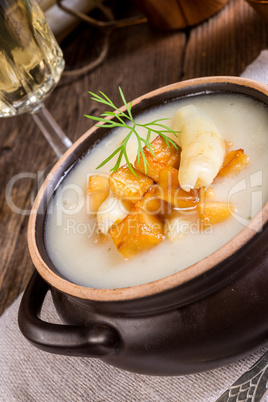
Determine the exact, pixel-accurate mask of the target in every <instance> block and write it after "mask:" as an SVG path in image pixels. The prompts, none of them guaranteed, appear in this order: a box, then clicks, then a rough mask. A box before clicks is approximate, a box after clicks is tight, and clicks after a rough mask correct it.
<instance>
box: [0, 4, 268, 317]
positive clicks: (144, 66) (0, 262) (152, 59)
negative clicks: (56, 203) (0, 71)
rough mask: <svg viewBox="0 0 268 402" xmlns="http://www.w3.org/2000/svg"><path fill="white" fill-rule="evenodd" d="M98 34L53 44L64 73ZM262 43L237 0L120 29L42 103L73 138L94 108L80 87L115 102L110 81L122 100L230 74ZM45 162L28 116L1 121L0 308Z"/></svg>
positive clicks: (17, 269) (23, 269) (251, 16)
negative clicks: (187, 21) (176, 22)
mask: <svg viewBox="0 0 268 402" xmlns="http://www.w3.org/2000/svg"><path fill="white" fill-rule="evenodd" d="M101 38H102V34H100V32H99V31H96V30H92V29H89V28H88V26H86V25H83V24H82V25H80V26H79V28H77V29H76V30H75V31H74V32H73V33H72V34H71V35H69V36H68V38H66V39H65V40H64V41H63V42H62V43H61V47H62V49H63V51H64V57H65V60H66V71H68V70H72V69H74V68H79V67H81V66H83V65H86V64H87V63H89V62H90V61H91V60H92V59H93V58H94V57H95V56H96V54H98V52H99V50H100V45H101ZM267 47H268V26H267V25H266V24H265V22H264V21H263V20H262V18H261V17H260V16H259V15H258V14H257V13H256V12H255V11H254V10H253V9H252V8H251V7H250V6H249V5H248V3H246V2H245V1H244V0H231V1H230V2H229V3H228V4H227V5H226V6H225V7H224V8H223V9H222V10H221V11H220V12H218V13H217V14H216V15H214V16H213V17H211V18H210V19H209V20H208V21H205V22H203V23H201V24H199V25H198V26H196V27H193V28H190V29H186V30H183V31H172V32H162V31H160V30H157V29H154V28H153V27H151V26H150V24H143V25H139V26H133V27H128V28H121V29H118V30H115V31H114V32H113V33H112V34H111V38H110V48H109V52H108V55H107V57H106V59H105V61H104V62H103V64H102V65H101V66H99V67H98V68H97V69H96V70H94V71H92V72H90V73H88V74H85V75H83V76H80V77H77V78H70V77H67V76H63V77H62V79H61V81H60V83H59V85H58V87H57V88H56V89H55V91H54V93H53V94H52V96H50V98H48V99H47V101H46V106H47V108H48V110H50V112H51V113H52V114H53V116H54V118H55V119H56V121H57V122H58V124H59V125H60V126H61V127H62V129H63V130H64V131H65V132H66V134H67V135H68V137H69V138H70V139H71V140H72V141H75V140H76V139H77V138H79V137H80V136H81V135H82V134H83V133H84V132H85V131H87V130H88V129H89V128H90V127H91V126H92V122H91V121H90V120H88V119H86V118H85V117H83V116H84V114H93V113H95V114H99V113H100V112H101V108H100V107H99V106H96V104H95V103H93V102H92V101H91V100H90V96H89V94H88V92H87V91H93V92H97V91H99V90H101V91H103V92H105V93H107V94H108V95H109V96H110V97H111V98H112V99H113V100H114V101H115V103H116V102H117V103H118V105H119V104H120V105H121V103H120V98H119V93H118V85H120V86H121V87H122V88H123V91H124V93H125V96H126V98H127V100H128V101H130V100H132V99H134V98H136V97H137V96H139V95H142V94H144V93H146V92H149V91H151V90H154V89H156V88H159V87H161V86H163V85H167V84H171V83H174V82H177V81H181V80H185V79H190V78H196V77H201V76H214V75H236V76H237V75H240V74H241V73H242V71H243V70H244V68H245V67H246V66H247V65H248V64H249V63H251V62H252V61H253V60H254V59H255V58H256V57H257V56H258V54H259V53H260V51H261V50H263V49H266V48H267ZM53 161H55V157H54V154H53V151H52V150H51V148H50V146H49V145H48V144H47V142H46V140H45V139H44V138H43V137H42V134H41V133H40V132H39V130H38V128H37V127H36V125H35V123H34V121H33V120H32V118H31V116H28V115H21V116H18V117H15V118H6V119H1V121H0V169H1V175H0V190H1V191H0V244H1V246H0V253H1V254H0V314H2V313H3V311H4V310H5V309H6V308H7V307H8V306H9V305H10V304H11V303H12V302H13V301H14V300H15V298H16V297H17V296H18V295H19V294H20V293H21V292H22V291H23V289H24V288H25V286H26V284H27V282H28V280H29V278H30V276H31V274H32V272H33V269H34V268H33V266H32V263H31V259H30V256H29V252H28V249H27V239H26V235H27V222H28V215H29V209H30V206H31V194H32V190H33V186H34V183H35V180H34V177H35V176H36V175H37V174H38V172H40V171H41V170H42V169H44V168H45V167H46V166H47V165H49V164H50V163H51V162H53ZM21 174H22V175H21ZM20 175H21V176H20ZM20 177H21V178H20ZM13 178H15V179H14V183H15V184H14V185H13V186H11V185H12V179H13ZM11 187H12V190H13V191H12V197H11V198H10V197H9V196H8V192H9V190H10V188H11Z"/></svg>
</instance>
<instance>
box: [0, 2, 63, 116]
mask: <svg viewBox="0 0 268 402" xmlns="http://www.w3.org/2000/svg"><path fill="white" fill-rule="evenodd" d="M63 69H64V59H63V55H62V51H61V49H60V47H59V46H58V44H57V42H56V40H55V38H54V36H53V33H52V32H51V30H50V28H49V26H48V24H47V22H46V20H45V17H44V15H43V13H42V11H41V9H40V7H39V5H38V3H37V2H36V0H1V2H0V117H2V116H14V115H16V114H20V113H24V112H31V111H34V110H36V109H38V107H39V105H40V104H41V101H43V100H44V99H45V98H46V97H47V96H48V95H49V94H50V93H51V91H52V90H53V88H54V87H55V85H56V84H57V82H58V81H59V79H60V76H61V73H62V71H63Z"/></svg>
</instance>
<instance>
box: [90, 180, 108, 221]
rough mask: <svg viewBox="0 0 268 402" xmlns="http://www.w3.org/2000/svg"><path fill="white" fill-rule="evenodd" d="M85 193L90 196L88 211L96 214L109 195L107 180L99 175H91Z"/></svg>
mask: <svg viewBox="0 0 268 402" xmlns="http://www.w3.org/2000/svg"><path fill="white" fill-rule="evenodd" d="M87 192H88V194H89V195H90V198H89V207H90V211H91V212H94V213H96V212H97V211H98V209H99V207H100V206H101V204H102V203H103V201H105V200H106V198H107V197H108V195H109V192H110V187H109V183H108V178H107V177H106V176H101V175H92V176H90V177H89V179H88V187H87Z"/></svg>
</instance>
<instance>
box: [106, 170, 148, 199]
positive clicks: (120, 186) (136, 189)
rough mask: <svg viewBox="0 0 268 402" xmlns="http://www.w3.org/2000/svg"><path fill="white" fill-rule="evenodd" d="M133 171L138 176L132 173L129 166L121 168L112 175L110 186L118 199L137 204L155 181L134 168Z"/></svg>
mask: <svg viewBox="0 0 268 402" xmlns="http://www.w3.org/2000/svg"><path fill="white" fill-rule="evenodd" d="M133 170H134V172H135V173H136V176H135V175H134V174H133V173H132V172H131V170H130V169H129V167H128V165H127V164H125V165H123V166H121V167H120V168H119V169H118V170H117V171H116V172H113V173H112V174H111V175H110V177H109V185H110V188H111V190H112V192H113V194H114V195H115V196H116V197H118V198H121V199H124V200H127V201H130V202H132V203H133V204H135V203H136V202H137V201H138V200H139V199H140V198H141V197H142V196H143V194H144V193H145V191H146V190H147V189H148V188H149V187H150V186H151V185H152V184H153V180H152V179H151V178H150V177H147V176H145V175H144V174H142V173H141V172H139V171H138V170H137V169H135V168H133Z"/></svg>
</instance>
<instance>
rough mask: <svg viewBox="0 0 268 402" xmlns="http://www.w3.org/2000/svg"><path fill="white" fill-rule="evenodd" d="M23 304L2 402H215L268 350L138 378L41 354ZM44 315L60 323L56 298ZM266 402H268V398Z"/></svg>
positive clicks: (1, 378)
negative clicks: (200, 368)
mask: <svg viewBox="0 0 268 402" xmlns="http://www.w3.org/2000/svg"><path fill="white" fill-rule="evenodd" d="M267 65H268V51H263V52H262V53H261V54H260V56H259V57H258V58H257V59H256V60H255V61H254V62H253V63H252V64H251V65H250V66H248V67H247V68H246V70H245V71H244V73H243V74H242V76H243V77H246V78H252V79H255V80H258V81H261V82H264V83H268V69H267ZM20 300H21V297H19V298H18V299H17V300H16V301H15V302H14V304H13V305H12V306H11V307H10V308H8V309H7V311H6V312H5V313H4V314H3V316H2V317H1V318H0V356H1V361H0V401H1V402H24V401H27V402H35V401H36V402H54V401H55V402H56V401H62V402H65V401H66V402H69V401H70V402H71V401H72V402H73V401H76V402H84V401H105V402H106V401H107V402H117V401H118V402H122V401H146V402H150V401H153V402H157V401H159V402H160V401H161V402H165V401H169V402H172V401H174V402H175V401H176V402H214V401H216V399H217V398H218V397H220V395H221V394H223V393H224V391H225V390H226V389H227V388H228V387H229V386H230V385H232V384H233V383H234V382H235V381H236V380H237V379H238V378H239V377H240V376H241V375H242V374H243V373H244V372H245V371H246V370H247V369H249V368H250V367H251V366H252V365H253V364H254V363H255V362H256V361H257V360H258V359H259V358H260V357H261V356H262V354H263V353H264V352H265V351H266V350H268V347H263V348H261V349H260V350H258V351H257V352H255V353H253V354H251V355H249V356H247V358H245V359H242V360H239V361H237V362H235V363H233V364H231V365H228V366H225V367H221V368H218V369H215V370H212V371H209V372H205V373H198V374H192V375H187V376H178V377H153V376H145V375H139V374H133V373H129V372H125V371H122V370H119V369H117V368H114V367H111V366H109V365H107V364H105V363H103V362H102V361H101V360H98V359H89V358H78V357H69V356H60V355H52V354H49V353H46V352H43V351H41V350H39V349H36V348H35V347H34V346H32V345H31V344H30V343H29V342H28V341H27V340H26V339H25V338H24V337H23V335H22V334H21V332H20V330H19V328H18V324H17V314H18V308H19V304H20ZM241 308H243V307H242V306H241ZM42 314H43V316H44V317H45V319H46V320H47V321H49V322H57V321H58V318H57V314H56V312H55V310H54V306H53V302H52V299H51V297H50V295H48V296H47V297H46V300H45V304H44V307H43V313H42ZM264 400H265V401H266V402H268V396H265V398H264Z"/></svg>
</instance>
